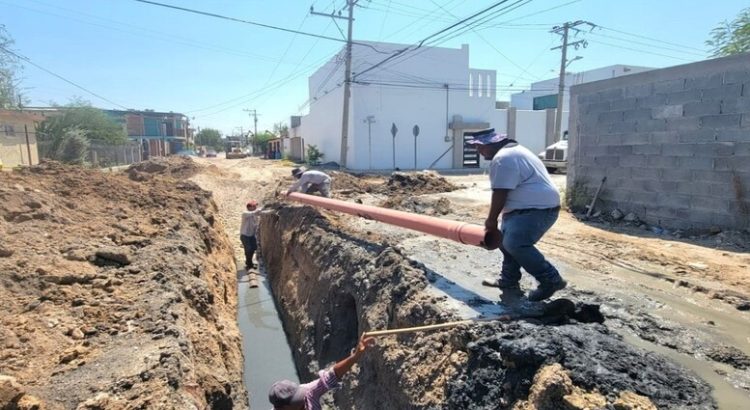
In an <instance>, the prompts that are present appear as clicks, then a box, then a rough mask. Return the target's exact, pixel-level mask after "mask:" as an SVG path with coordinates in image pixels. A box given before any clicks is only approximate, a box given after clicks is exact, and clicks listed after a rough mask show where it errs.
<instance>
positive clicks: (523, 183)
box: [466, 128, 567, 302]
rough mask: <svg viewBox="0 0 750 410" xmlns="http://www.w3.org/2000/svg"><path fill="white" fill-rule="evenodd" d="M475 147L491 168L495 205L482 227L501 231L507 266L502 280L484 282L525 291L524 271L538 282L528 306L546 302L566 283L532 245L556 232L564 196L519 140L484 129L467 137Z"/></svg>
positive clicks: (545, 170) (503, 270)
mask: <svg viewBox="0 0 750 410" xmlns="http://www.w3.org/2000/svg"><path fill="white" fill-rule="evenodd" d="M466 135H467V136H472V137H473V139H471V140H469V141H467V142H466V143H467V144H469V145H473V146H475V147H476V148H477V150H478V151H479V154H481V155H482V156H483V157H484V158H485V159H486V160H488V161H492V162H491V163H490V184H491V187H492V203H491V205H490V212H489V216H488V217H487V220H486V221H485V223H484V227H485V229H486V230H487V232H493V231H496V230H497V229H498V219H499V218H500V215H502V224H501V226H500V233H501V238H502V241H501V245H500V250H501V251H502V253H503V264H502V270H501V273H500V278H499V279H494V280H485V281H483V282H482V284H483V285H485V286H495V287H498V288H500V289H503V290H504V291H505V290H510V291H518V292H520V291H521V288H520V286H519V281H520V280H521V268H524V270H526V272H528V273H529V274H530V275H531V276H533V277H534V278H535V279H536V280H537V281H538V282H539V286H538V287H537V288H536V289H535V290H534V291H532V292H531V293H530V294H529V300H530V301H534V302H536V301H541V300H544V299H548V298H549V297H551V296H552V295H553V294H554V293H555V292H557V291H558V290H560V289H563V288H565V286H567V283H566V282H565V281H564V280H563V279H562V277H560V273H559V272H558V271H557V269H556V268H555V267H554V266H552V264H551V263H549V261H547V259H545V258H544V255H542V253H541V252H539V250H538V249H537V248H536V247H535V246H534V245H535V244H536V243H537V242H538V241H539V240H540V239H541V238H542V236H543V235H544V234H545V233H546V232H547V230H549V228H551V227H552V225H553V224H554V223H555V221H556V220H557V217H558V215H559V213H560V193H559V192H558V191H557V187H555V185H554V184H553V183H552V180H551V179H550V176H549V174H548V173H547V169H546V168H545V167H544V164H543V163H542V161H541V160H540V159H539V158H538V157H537V156H536V155H534V153H533V152H531V151H529V150H528V149H527V148H525V147H523V146H521V145H520V144H518V142H516V141H515V140H512V139H509V138H507V137H506V136H505V135H501V134H498V133H496V132H495V130H494V129H492V128H490V129H486V130H482V131H478V132H472V133H467V134H466Z"/></svg>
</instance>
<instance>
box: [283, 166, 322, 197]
mask: <svg viewBox="0 0 750 410" xmlns="http://www.w3.org/2000/svg"><path fill="white" fill-rule="evenodd" d="M292 176H293V177H295V178H297V181H296V182H295V183H294V184H293V185H292V186H291V187H289V190H288V191H286V194H287V195H289V194H291V193H292V192H297V191H300V190H301V191H302V192H303V193H305V194H312V193H315V192H320V194H321V195H323V196H324V197H326V198H330V197H331V177H330V176H329V175H328V174H326V173H325V172H321V171H316V170H310V171H306V170H305V169H303V168H294V169H293V170H292Z"/></svg>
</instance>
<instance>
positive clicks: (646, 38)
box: [597, 25, 705, 53]
mask: <svg viewBox="0 0 750 410" xmlns="http://www.w3.org/2000/svg"><path fill="white" fill-rule="evenodd" d="M597 27H598V28H601V29H604V30H608V31H612V32H615V33H620V34H625V35H628V36H632V37H638V38H642V39H645V40H651V41H654V42H657V43H663V44H667V45H670V46H674V47H681V48H685V49H690V50H694V51H700V52H703V53H705V50H703V49H700V48H697V47H691V46H686V45H682V44H677V43H671V42H669V41H664V40H659V39H657V38H653V37H648V36H644V35H641V34H635V33H628V32H627V31H622V30H615V29H613V28H610V27H605V26H599V25H597Z"/></svg>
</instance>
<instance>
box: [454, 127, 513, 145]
mask: <svg viewBox="0 0 750 410" xmlns="http://www.w3.org/2000/svg"><path fill="white" fill-rule="evenodd" d="M464 135H465V136H467V137H473V138H472V139H470V140H468V141H466V144H468V145H489V144H496V143H498V142H501V141H503V140H504V139H506V138H508V136H507V135H505V134H498V133H496V132H495V129H494V128H487V129H484V130H481V131H472V132H464Z"/></svg>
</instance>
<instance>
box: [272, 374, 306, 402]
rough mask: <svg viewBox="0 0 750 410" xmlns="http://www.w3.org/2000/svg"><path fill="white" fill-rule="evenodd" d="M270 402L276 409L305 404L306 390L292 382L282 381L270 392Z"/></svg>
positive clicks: (274, 385) (275, 384)
mask: <svg viewBox="0 0 750 410" xmlns="http://www.w3.org/2000/svg"><path fill="white" fill-rule="evenodd" d="M268 401H270V402H271V404H273V406H274V407H283V406H288V405H290V404H303V403H304V402H305V389H303V388H302V387H301V386H300V385H299V384H297V383H295V382H293V381H291V380H281V381H278V382H276V383H274V384H273V386H271V390H269V391H268Z"/></svg>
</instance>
